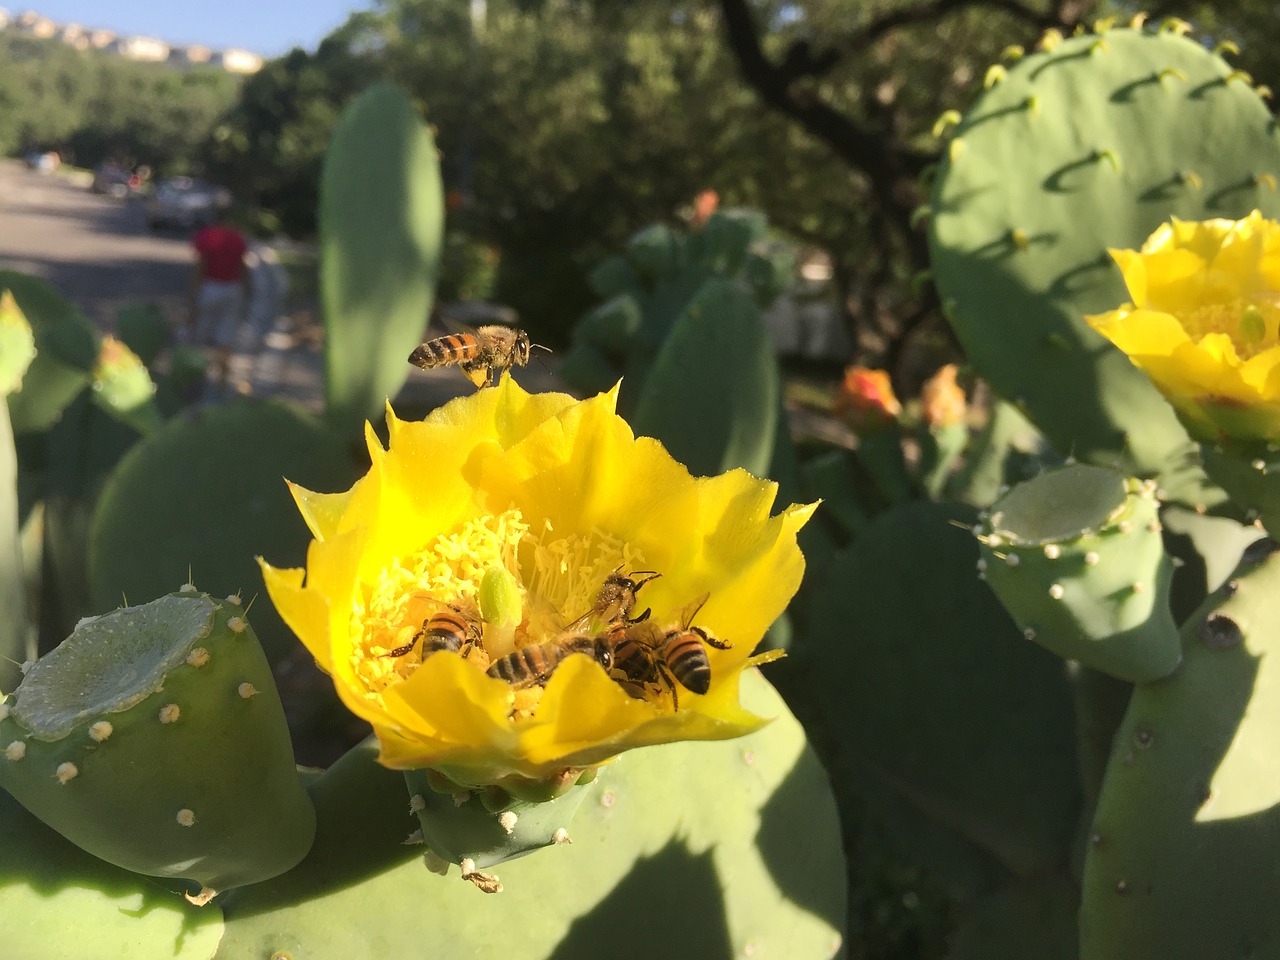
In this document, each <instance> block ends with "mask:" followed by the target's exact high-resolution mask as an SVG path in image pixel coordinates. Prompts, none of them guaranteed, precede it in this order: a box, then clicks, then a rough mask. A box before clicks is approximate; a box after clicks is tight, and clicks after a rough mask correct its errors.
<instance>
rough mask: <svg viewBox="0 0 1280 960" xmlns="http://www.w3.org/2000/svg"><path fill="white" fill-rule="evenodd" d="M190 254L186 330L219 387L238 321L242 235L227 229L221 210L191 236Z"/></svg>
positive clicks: (244, 272) (244, 288)
mask: <svg viewBox="0 0 1280 960" xmlns="http://www.w3.org/2000/svg"><path fill="white" fill-rule="evenodd" d="M191 245H192V246H193V247H194V248H195V252H196V269H195V273H194V274H193V275H192V280H191V291H190V307H189V310H188V315H187V332H188V335H189V336H190V337H191V339H192V340H193V341H194V342H195V343H199V344H202V345H203V346H205V347H208V348H209V351H210V375H211V376H212V378H213V381H214V383H216V384H217V385H218V386H219V387H222V386H223V385H224V384H225V383H226V380H227V368H228V367H229V365H230V362H231V350H232V348H233V347H234V346H235V342H236V335H237V334H238V333H239V331H240V324H241V323H242V322H243V320H244V315H245V304H246V301H247V297H248V286H249V271H248V269H247V268H246V265H245V252H246V250H247V249H248V247H247V244H246V243H245V239H244V236H243V235H242V234H241V233H240V231H239V230H237V229H236V228H235V227H233V226H232V225H231V222H230V218H229V216H228V213H227V211H226V210H225V209H223V210H220V211H219V213H218V219H217V220H216V221H214V223H212V224H211V225H209V226H207V227H203V228H202V229H200V230H198V231H196V234H195V236H194V237H192V238H191Z"/></svg>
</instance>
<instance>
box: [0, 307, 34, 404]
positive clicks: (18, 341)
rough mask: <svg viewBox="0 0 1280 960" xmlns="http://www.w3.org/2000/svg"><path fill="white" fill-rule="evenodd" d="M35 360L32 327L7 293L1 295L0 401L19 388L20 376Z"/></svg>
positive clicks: (20, 383)
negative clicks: (0, 398)
mask: <svg viewBox="0 0 1280 960" xmlns="http://www.w3.org/2000/svg"><path fill="white" fill-rule="evenodd" d="M35 356H36V338H35V334H34V333H32V332H31V324H30V323H29V322H28V321H27V318H26V316H24V315H23V313H22V310H21V309H19V307H18V301H16V300H14V299H13V294H12V293H10V292H9V291H8V290H5V291H4V292H3V293H0V397H7V396H8V395H9V394H11V393H13V392H14V391H15V390H17V389H19V388H20V387H21V386H22V375H23V374H24V373H26V372H27V367H29V366H30V365H31V361H32V360H34V359H35Z"/></svg>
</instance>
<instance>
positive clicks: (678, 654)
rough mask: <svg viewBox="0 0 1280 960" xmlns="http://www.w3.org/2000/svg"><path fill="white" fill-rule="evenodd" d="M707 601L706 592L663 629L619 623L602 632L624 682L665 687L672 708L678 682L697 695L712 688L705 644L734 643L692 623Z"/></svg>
mask: <svg viewBox="0 0 1280 960" xmlns="http://www.w3.org/2000/svg"><path fill="white" fill-rule="evenodd" d="M706 600H707V598H706V596H705V595H704V596H702V597H700V598H699V599H698V600H696V601H695V602H694V603H693V604H691V605H690V608H688V612H687V613H686V614H685V616H683V617H681V618H680V620H679V621H678V622H677V623H676V624H674V625H672V626H670V627H667V628H666V629H660V628H658V627H655V626H653V625H652V624H648V623H631V624H622V623H621V622H619V623H617V624H615V625H614V626H613V627H611V628H610V630H609V631H607V632H606V633H605V637H606V638H608V640H609V643H610V646H611V647H612V651H613V670H614V671H615V672H617V673H621V674H622V675H623V676H624V677H625V678H626V679H625V681H623V683H624V685H631V686H635V687H640V688H643V687H646V686H648V685H650V684H655V683H656V684H660V685H662V686H665V687H666V688H667V689H668V690H670V691H671V708H672V709H673V710H679V709H680V692H679V689H678V688H677V684H679V685H680V686H682V687H684V688H685V689H686V690H688V691H690V692H691V693H696V694H705V693H706V692H707V691H708V690H710V689H711V662H710V660H709V659H708V658H707V647H708V646H712V647H715V648H716V649H717V650H728V649H730V648H731V647H732V646H733V644H731V643H726V642H725V641H724V640H719V639H717V638H715V637H713V636H712V635H711V634H710V633H708V632H707V631H706V630H704V629H703V628H702V627H698V626H693V625H692V621H693V618H694V617H696V616H697V615H698V611H699V610H701V609H702V605H703V604H704V603H705V602H706Z"/></svg>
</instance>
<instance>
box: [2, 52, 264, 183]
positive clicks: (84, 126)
mask: <svg viewBox="0 0 1280 960" xmlns="http://www.w3.org/2000/svg"><path fill="white" fill-rule="evenodd" d="M240 83H241V79H240V78H239V77H237V76H234V75H232V74H229V73H226V72H225V71H223V70H219V69H216V68H212V67H197V68H193V69H191V70H188V71H180V70H177V69H175V68H173V67H170V66H167V65H165V64H150V63H136V62H133V61H130V60H125V59H123V58H121V57H117V56H113V55H110V54H106V53H100V52H98V51H81V50H76V49H74V48H72V47H69V46H67V45H66V44H62V43H59V42H57V41H53V40H40V39H36V38H33V37H24V36H20V35H16V34H12V33H0V151H2V152H4V153H6V154H13V153H17V152H20V151H24V150H30V149H58V150H60V151H62V152H64V153H65V154H66V155H67V156H68V158H69V159H74V161H75V162H76V163H79V164H81V165H84V166H92V165H94V164H96V163H98V162H99V161H101V160H104V159H107V158H114V159H118V160H122V161H126V162H136V163H146V164H149V165H150V166H151V167H153V168H154V169H156V170H157V171H160V172H163V173H187V172H193V171H199V170H200V169H201V168H202V167H203V165H204V144H205V141H206V140H207V139H208V137H209V134H210V131H212V129H213V126H214V124H215V122H216V121H217V119H218V118H219V117H220V116H221V115H222V114H223V113H224V112H225V111H226V110H228V109H229V108H230V107H231V105H232V104H233V103H234V102H235V99H236V96H237V90H238V87H239V85H240Z"/></svg>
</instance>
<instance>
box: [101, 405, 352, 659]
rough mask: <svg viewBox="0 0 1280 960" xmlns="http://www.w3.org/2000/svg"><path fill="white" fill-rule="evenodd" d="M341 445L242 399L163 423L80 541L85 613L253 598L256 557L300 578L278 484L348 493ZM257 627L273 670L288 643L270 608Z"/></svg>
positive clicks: (298, 538) (126, 464)
mask: <svg viewBox="0 0 1280 960" xmlns="http://www.w3.org/2000/svg"><path fill="white" fill-rule="evenodd" d="M356 475H357V467H356V465H355V464H354V463H353V462H352V448H351V446H350V444H349V443H348V442H346V441H345V440H344V439H342V438H341V437H339V436H337V435H335V434H334V433H332V432H331V431H329V430H328V429H326V428H325V426H324V424H323V423H321V422H320V421H318V420H317V419H316V418H314V417H312V416H311V415H310V414H307V413H306V412H304V411H302V410H300V409H298V408H296V407H293V406H291V405H289V404H285V403H280V402H276V401H261V400H254V399H250V398H243V399H238V400H236V401H234V402H233V403H230V404H228V405H226V406H221V407H209V408H205V409H203V410H201V411H200V412H199V413H198V414H197V415H195V416H194V417H192V418H181V419H174V420H170V421H169V422H168V423H166V424H165V425H164V427H162V428H161V429H160V430H158V431H156V432H155V433H154V434H152V435H151V436H150V437H148V438H146V440H145V441H143V442H142V443H139V444H138V445H137V446H135V447H134V448H133V449H132V450H131V451H130V452H129V454H128V455H127V456H126V457H125V458H124V460H122V461H121V462H120V465H119V466H118V467H117V468H116V470H115V471H114V473H113V474H112V475H111V479H110V480H109V481H108V483H107V484H106V486H105V487H104V488H103V491H102V497H101V499H100V501H99V503H98V508H97V512H96V513H95V514H94V518H93V526H92V529H91V530H90V532H89V582H90V585H91V586H92V590H93V602H94V608H93V609H94V610H95V611H102V610H109V609H111V608H112V607H114V606H115V605H116V604H118V603H119V602H120V598H121V597H122V596H124V597H154V596H158V595H160V594H162V593H166V592H168V591H169V590H171V589H173V587H174V586H175V585H176V584H179V583H182V582H183V581H184V580H185V579H186V578H187V575H188V571H190V573H191V576H192V577H193V578H194V581H195V583H196V584H197V585H198V586H199V587H200V588H201V589H204V590H208V591H209V592H210V593H213V594H216V595H219V596H225V595H227V594H229V593H234V592H237V591H243V592H244V594H245V596H246V597H251V596H253V595H254V594H256V593H258V592H259V591H260V590H261V589H262V588H261V584H262V575H261V573H260V571H259V569H258V565H257V564H256V563H255V562H254V560H253V558H254V555H255V554H264V555H267V556H270V557H271V558H272V559H277V558H278V562H280V563H282V564H290V563H291V564H293V565H295V566H302V565H303V561H304V558H305V556H306V548H307V544H308V543H309V542H310V534H309V533H308V532H307V530H306V528H305V527H303V526H302V525H301V524H299V523H298V511H297V507H296V506H294V503H293V499H292V497H290V496H289V491H288V488H287V487H286V486H285V482H284V479H285V478H286V477H287V478H288V479H289V480H292V481H294V482H296V483H300V484H302V485H303V486H304V487H307V488H309V489H312V490H336V489H343V488H345V487H347V486H350V484H351V483H352V481H353V480H355V478H356ZM260 609H261V612H259V613H257V616H256V617H255V626H256V627H257V629H258V635H259V637H261V639H262V642H263V644H264V645H265V646H266V648H267V650H268V652H269V653H270V654H271V656H272V658H273V659H275V658H276V656H277V655H278V654H279V653H281V652H282V651H285V650H292V649H294V645H295V643H296V641H295V640H294V638H293V635H292V633H290V632H289V631H288V630H287V629H286V628H285V626H284V624H283V622H282V621H281V620H280V618H279V615H278V614H277V613H276V612H275V610H274V609H273V608H272V606H271V604H262V606H261V608H260Z"/></svg>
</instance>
